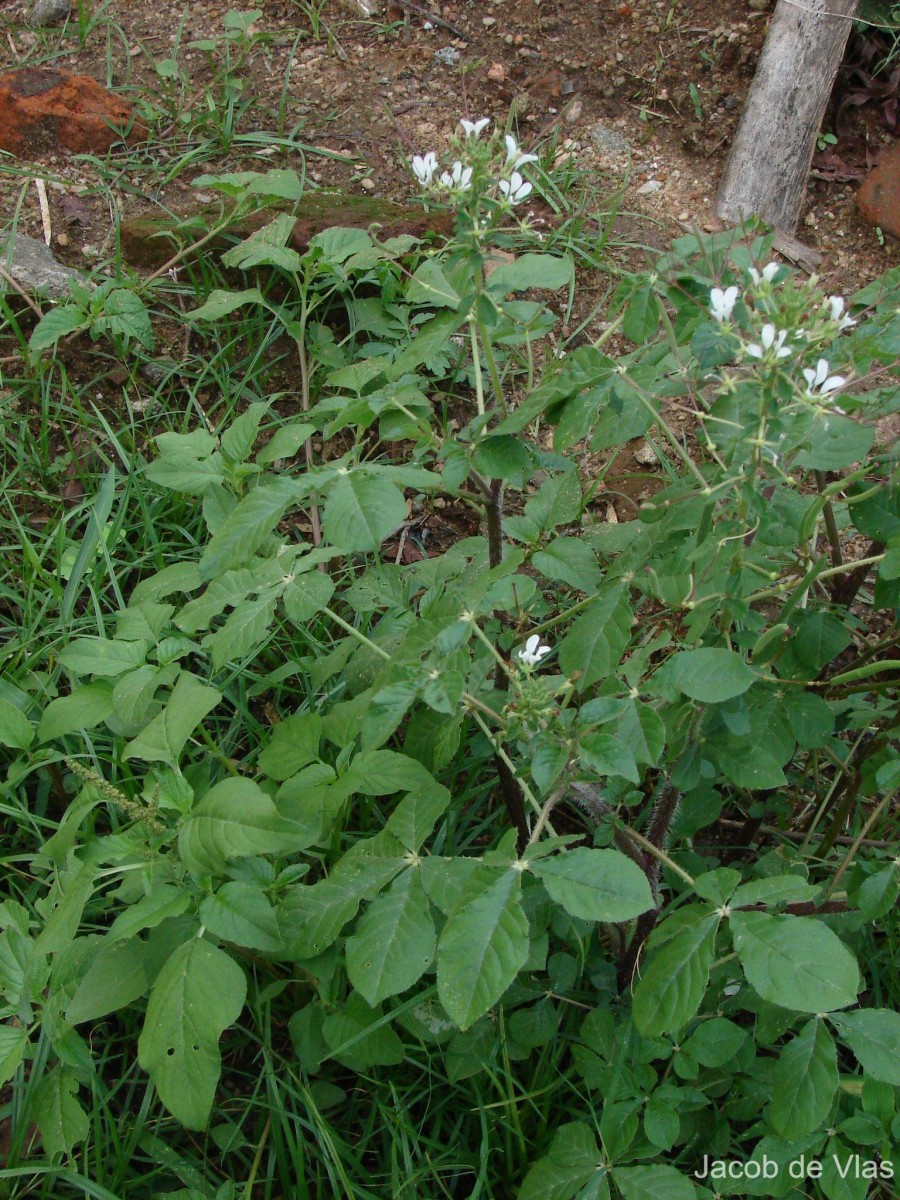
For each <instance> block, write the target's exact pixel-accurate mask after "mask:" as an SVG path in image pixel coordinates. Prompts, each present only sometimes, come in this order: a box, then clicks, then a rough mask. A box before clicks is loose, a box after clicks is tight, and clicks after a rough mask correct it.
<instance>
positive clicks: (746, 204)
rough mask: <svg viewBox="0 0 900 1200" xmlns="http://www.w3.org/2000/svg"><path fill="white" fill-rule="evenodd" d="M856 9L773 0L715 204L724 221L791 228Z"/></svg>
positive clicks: (851, 3) (848, 1)
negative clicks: (755, 219) (775, 2)
mask: <svg viewBox="0 0 900 1200" xmlns="http://www.w3.org/2000/svg"><path fill="white" fill-rule="evenodd" d="M857 2H858V0H778V5H777V7H776V9H775V12H774V13H773V15H772V22H771V24H770V26H769V35H768V37H767V38H766V44H765V46H764V47H763V51H762V55H761V56H760V60H759V66H758V67H757V69H756V75H755V76H754V78H753V84H752V86H751V88H750V93H749V95H748V96H747V102H746V104H745V106H744V112H743V115H742V117H741V123H740V125H739V127H738V131H737V135H736V137H735V139H734V144H733V146H732V148H731V153H730V155H729V156H728V162H727V163H726V165H725V173H724V175H723V177H722V182H721V185H720V187H719V194H718V196H717V198H716V213H717V214H718V216H720V217H721V218H722V219H723V220H725V221H733V222H739V221H743V220H744V219H745V218H747V217H751V216H754V215H755V216H759V217H762V219H763V220H764V221H766V222H767V223H768V224H770V225H772V226H774V227H775V228H776V229H778V230H781V231H783V232H785V233H788V234H791V233H793V232H794V230H795V229H796V226H797V221H798V219H799V217H800V209H801V207H802V204H803V199H804V196H805V193H806V181H807V177H808V175H809V168H810V164H811V162H812V156H813V151H814V150H815V148H816V136H817V134H818V133H819V130H820V129H821V126H822V118H823V117H824V115H825V109H826V107H827V105H828V99H829V96H830V95H831V89H832V87H833V85H834V79H835V76H836V75H837V69H838V67H839V66H840V64H841V59H842V58H843V55H844V48H845V46H846V44H847V38H848V37H849V35H850V28H851V18H852V17H853V13H854V11H855V10H856V7H857Z"/></svg>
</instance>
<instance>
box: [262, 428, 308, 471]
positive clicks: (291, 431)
mask: <svg viewBox="0 0 900 1200" xmlns="http://www.w3.org/2000/svg"><path fill="white" fill-rule="evenodd" d="M315 431H316V427H315V425H310V424H309V423H308V422H306V421H301V422H292V423H291V424H290V425H282V426H281V428H280V429H276V430H275V432H274V433H273V434H272V436H271V437H270V438H269V440H268V441H267V442H266V444H265V446H263V448H262V450H260V452H259V453H258V454H257V456H256V461H257V462H258V463H259V465H260V466H261V467H267V466H268V465H269V464H270V463H273V462H277V461H278V459H279V458H293V457H294V455H295V454H296V453H297V451H298V450H299V449H300V447H301V446H302V445H303V444H304V443H305V442H306V441H307V439H308V438H310V437H312V435H313V434H314V433H315Z"/></svg>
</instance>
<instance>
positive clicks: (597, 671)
mask: <svg viewBox="0 0 900 1200" xmlns="http://www.w3.org/2000/svg"><path fill="white" fill-rule="evenodd" d="M611 662H612V656H611V654H610V649H609V642H608V641H607V640H606V636H605V634H604V632H603V626H602V625H601V624H600V623H599V622H598V621H596V620H595V619H594V617H593V616H592V615H591V614H586V615H585V616H583V617H579V618H578V620H576V621H575V622H574V623H573V624H572V627H571V629H570V630H569V632H568V633H567V634H566V636H565V638H563V641H562V643H561V645H560V647H559V665H560V667H561V669H562V670H563V671H564V672H565V674H566V676H567V677H568V678H569V679H574V678H576V676H577V679H578V690H579V691H584V690H585V689H586V688H589V687H590V686H591V684H592V683H596V682H597V681H598V680H599V679H603V678H604V677H605V676H606V675H607V674H608V673H609V671H610V666H611Z"/></svg>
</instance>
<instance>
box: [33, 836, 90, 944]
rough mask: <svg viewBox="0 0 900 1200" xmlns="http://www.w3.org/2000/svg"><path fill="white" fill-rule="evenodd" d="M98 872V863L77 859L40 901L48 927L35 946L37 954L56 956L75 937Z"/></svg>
mask: <svg viewBox="0 0 900 1200" xmlns="http://www.w3.org/2000/svg"><path fill="white" fill-rule="evenodd" d="M98 869H99V868H98V866H97V865H96V864H95V863H91V862H86V863H82V862H80V861H79V860H78V859H77V858H74V859H73V860H72V865H71V866H70V867H69V868H68V870H67V871H66V872H65V873H64V874H63V875H62V876H61V877H60V878H59V879H57V880H56V882H55V883H54V885H53V887H52V888H51V889H50V893H49V895H48V896H47V897H46V898H45V899H44V900H41V901H39V903H38V905H37V907H38V911H39V912H40V913H41V914H42V915H43V916H45V917H46V923H45V925H44V928H43V929H42V930H41V932H40V933H39V934H38V937H37V940H36V942H35V944H34V949H35V953H36V954H55V953H57V952H58V951H60V950H62V949H63V948H64V947H65V946H67V945H68V944H69V942H71V941H72V939H73V938H74V937H75V934H76V933H77V932H78V926H79V925H80V924H81V916H82V913H83V912H84V906H85V905H86V904H87V902H88V900H89V899H90V897H91V893H92V892H93V890H94V879H95V877H96V874H97V871H98Z"/></svg>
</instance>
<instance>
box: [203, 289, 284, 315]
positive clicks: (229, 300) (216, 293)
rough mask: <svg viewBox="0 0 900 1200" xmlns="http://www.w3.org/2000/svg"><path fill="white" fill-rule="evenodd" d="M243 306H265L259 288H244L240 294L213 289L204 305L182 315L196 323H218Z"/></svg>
mask: <svg viewBox="0 0 900 1200" xmlns="http://www.w3.org/2000/svg"><path fill="white" fill-rule="evenodd" d="M245 304H261V305H263V307H265V306H266V301H265V297H264V296H263V294H262V292H261V291H260V290H259V288H246V289H245V290H244V291H242V292H225V291H222V289H221V288H214V289H213V291H211V292H210V294H209V299H208V300H207V301H206V302H205V304H201V305H200V307H199V308H193V309H191V310H190V311H189V312H186V313H185V314H184V315H185V316H186V317H193V318H194V319H195V320H197V321H218V320H221V318H222V317H227V316H228V314H229V313H233V312H234V311H235V310H236V309H238V308H243V306H244V305H245Z"/></svg>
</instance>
